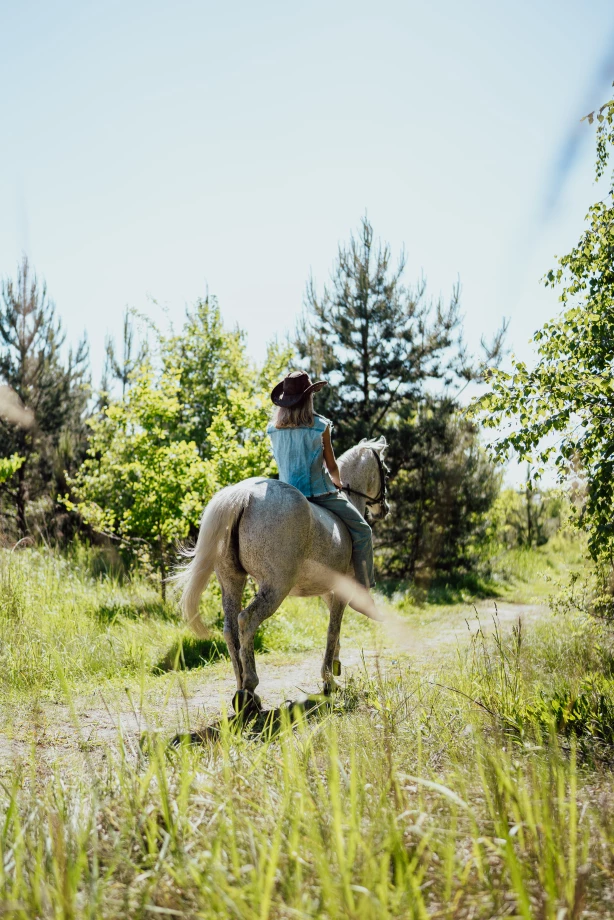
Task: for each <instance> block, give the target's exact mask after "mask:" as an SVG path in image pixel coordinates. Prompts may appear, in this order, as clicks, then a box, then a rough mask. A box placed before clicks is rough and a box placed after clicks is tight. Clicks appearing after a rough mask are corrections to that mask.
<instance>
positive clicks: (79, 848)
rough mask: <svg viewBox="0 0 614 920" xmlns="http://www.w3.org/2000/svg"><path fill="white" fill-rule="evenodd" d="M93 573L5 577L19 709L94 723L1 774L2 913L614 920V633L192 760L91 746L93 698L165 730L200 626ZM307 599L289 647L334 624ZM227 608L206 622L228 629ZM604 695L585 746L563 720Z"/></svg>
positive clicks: (127, 747)
mask: <svg viewBox="0 0 614 920" xmlns="http://www.w3.org/2000/svg"><path fill="white" fill-rule="evenodd" d="M86 563H87V560H85V561H84V560H83V559H81V560H80V561H79V560H78V559H77V560H74V559H73V560H72V562H70V563H69V562H67V561H66V560H64V559H62V558H61V557H54V556H50V555H45V556H43V555H40V554H37V553H28V554H22V555H19V554H12V555H8V554H7V555H5V556H3V557H2V558H1V560H0V579H1V580H0V585H1V588H2V590H1V594H0V598H1V599H0V640H1V642H2V648H1V649H0V655H1V656H2V657H1V659H0V660H1V662H2V663H3V667H4V673H0V689H2V691H3V697H4V702H5V706H6V703H7V700H17V699H19V698H20V697H23V696H27V695H28V694H32V693H35V692H36V693H38V694H39V695H41V701H40V706H41V707H42V709H41V710H40V711H41V712H42V717H43V718H44V715H45V712H46V710H45V706H46V705H47V703H46V702H45V699H44V696H45V694H52V695H53V697H54V698H55V699H56V700H63V701H64V702H65V703H66V704H67V708H68V709H69V710H70V711H72V713H73V715H72V720H73V724H72V727H71V729H70V732H69V733H68V734H69V738H68V741H66V740H65V746H64V748H57V749H55V748H53V747H51V748H50V747H48V746H47V745H46V744H45V743H44V741H42V740H39V743H38V744H35V745H33V746H32V749H31V751H29V752H26V753H25V754H23V755H22V756H21V758H20V759H15V758H14V759H13V760H12V761H11V760H10V759H7V758H8V755H7V756H5V759H4V760H3V762H2V764H0V776H1V777H2V781H1V782H0V910H1V911H2V913H3V915H5V916H6V917H8V918H19V920H25V918H32V917H44V918H47V917H49V918H74V920H77V918H92V920H93V918H96V920H98V918H118V917H122V918H126V917H129V918H130V920H133V918H151V917H155V916H161V917H164V916H167V917H182V916H183V917H194V918H196V917H201V918H210V917H236V918H245V920H256V918H258V920H265V918H296V917H302V918H310V917H318V918H338V917H343V918H345V917H350V918H364V920H370V918H374V920H375V918H377V920H379V918H408V917H409V918H420V920H424V918H459V920H460V918H494V917H522V918H526V920H529V918H531V920H533V918H535V920H563V918H566V920H569V918H572V920H574V918H575V920H579V918H580V917H590V916H592V917H607V916H610V915H614V894H613V889H612V885H611V879H612V877H614V796H613V795H612V781H611V774H610V764H609V762H608V758H609V750H610V748H609V747H608V745H607V744H605V743H604V740H603V738H602V737H597V736H596V735H595V733H594V726H595V725H599V724H602V725H605V723H606V721H607V718H608V715H607V714H608V713H609V712H610V711H611V712H614V683H613V682H612V681H611V676H612V673H613V671H614V667H613V662H614V643H613V641H612V637H611V635H610V632H609V630H608V628H607V627H606V626H604V625H599V624H595V623H594V622H591V621H590V620H587V619H584V618H578V617H576V618H573V617H570V616H567V617H563V616H561V617H558V618H556V620H554V621H545V622H544V623H543V624H541V625H540V626H538V627H537V628H535V629H534V630H533V631H532V632H531V633H528V634H525V632H524V631H523V630H522V629H518V630H517V631H516V632H515V633H514V634H512V635H510V636H508V635H504V634H502V633H501V631H497V630H496V631H495V633H494V635H493V636H489V635H487V634H486V633H485V632H484V633H479V634H478V636H477V637H476V638H475V640H474V641H473V643H472V644H471V645H470V646H469V647H468V648H467V649H466V651H465V652H460V653H458V655H457V656H456V657H449V656H448V657H446V658H444V659H442V660H441V661H440V663H439V665H433V664H432V663H431V664H430V665H429V670H428V672H427V671H425V670H424V669H421V668H419V667H410V666H409V664H408V663H399V664H397V665H395V666H390V665H389V666H388V668H387V669H385V668H384V667H383V666H382V667H377V668H376V669H375V671H373V672H367V671H366V670H365V672H364V673H363V674H362V676H361V677H359V678H356V679H354V680H351V681H349V682H348V683H347V685H346V687H345V689H344V690H343V692H342V693H340V694H339V695H338V697H337V698H336V700H335V702H334V704H333V706H332V708H330V709H329V710H327V711H326V712H324V714H322V715H321V716H320V718H314V719H307V718H303V717H301V716H300V714H298V713H297V719H298V722H297V723H295V724H294V725H292V726H291V725H290V724H289V719H288V720H287V723H284V724H282V729H281V731H280V732H279V733H277V734H276V735H274V736H263V737H259V738H255V739H254V738H253V737H249V736H247V735H244V734H241V733H240V732H237V730H236V728H235V727H233V725H231V724H229V722H228V721H227V720H225V719H222V722H221V728H220V734H219V738H218V740H217V741H216V742H215V743H213V742H211V743H207V744H203V745H200V746H189V745H187V744H184V745H181V746H180V747H179V748H178V749H176V750H175V749H171V748H169V746H168V740H169V737H170V732H169V734H168V735H167V734H164V733H160V732H155V731H146V732H145V735H144V737H143V738H140V737H138V736H137V735H136V734H134V733H132V734H131V733H126V732H122V731H119V730H118V732H117V735H116V737H115V738H114V739H113V740H112V741H110V742H109V743H107V744H104V745H99V746H97V747H96V748H94V749H92V746H91V745H90V744H89V743H88V739H87V737H86V736H85V733H84V732H83V729H82V726H81V724H80V722H79V718H78V716H77V715H76V713H77V712H78V706H77V705H76V703H77V698H78V694H79V693H80V692H81V690H82V688H83V687H84V686H90V687H98V688H104V687H105V686H106V684H107V682H108V680H109V679H110V678H111V677H113V679H114V680H119V679H121V680H124V681H126V685H127V686H128V687H129V688H130V687H132V688H133V689H135V695H134V701H135V707H136V708H137V709H140V712H139V718H140V721H141V723H142V725H144V726H147V725H152V726H155V725H157V724H159V723H160V722H161V721H162V722H163V721H164V711H163V701H161V700H160V698H159V696H158V695H156V694H155V693H151V692H150V689H151V688H152V687H154V686H155V685H156V682H158V681H159V682H164V681H165V680H167V676H166V675H163V674H162V675H160V676H156V674H157V673H158V672H156V669H155V664H156V662H157V661H159V660H160V655H161V653H162V652H163V651H164V650H165V649H166V650H168V648H170V647H174V645H173V643H176V641H177V639H178V637H179V636H180V635H181V634H182V633H181V630H182V627H180V626H179V625H178V624H177V623H175V622H174V620H173V619H172V611H171V610H170V609H169V608H161V607H159V606H158V607H156V604H157V601H156V598H155V595H154V594H153V592H152V591H151V590H150V589H149V588H148V586H147V585H146V583H144V582H140V581H138V580H135V581H132V582H130V581H128V582H122V579H121V578H120V577H119V576H118V575H117V574H116V573H112V572H107V573H103V576H102V577H101V576H100V574H98V575H96V577H94V575H93V574H92V573H91V571H90V570H89V567H88V565H87V564H86ZM291 603H292V604H294V603H296V604H297V607H296V609H294V608H293V607H292V608H291V607H288V608H287V610H286V612H282V618H281V619H282V625H281V626H280V628H279V632H278V634H277V636H278V640H279V642H280V647H283V643H284V642H286V641H287V633H286V632H284V630H285V629H286V627H285V626H284V625H283V620H284V618H287V622H288V624H290V623H292V624H293V626H294V629H295V630H296V629H297V628H299V629H300V628H301V624H302V623H303V622H305V623H309V624H311V623H312V622H313V618H314V616H319V615H320V614H319V612H318V608H317V606H316V605H314V606H313V607H301V606H300V604H299V602H294V601H292V602H291ZM207 605H209V606H207ZM216 605H217V599H216V598H215V597H210V598H209V599H208V600H206V602H205V607H204V611H203V612H204V614H205V615H206V616H207V617H208V619H209V621H210V622H211V625H212V627H215V620H216V617H217V606H216ZM294 614H295V615H296V616H295V618H294V619H293V618H292V616H293V615H294ZM408 615H409V616H411V610H408ZM321 619H322V627H323V628H325V616H324V614H323V612H322V616H321ZM358 622H360V621H358ZM297 623H298V624H299V626H298V627H297V625H296V624H297ZM287 628H288V631H289V630H290V626H289V625H288V627H287ZM309 628H310V629H313V630H315V632H317V629H316V627H312V626H311V625H310V626H309ZM359 628H363V627H362V626H361V627H359ZM315 632H314V633H313V635H312V639H313V641H315V639H316V638H317V639H318V641H319V636H316V635H315ZM306 633H307V638H305V637H304V636H302V637H301V636H299V637H298V638H297V639H296V648H300V647H301V643H303V647H307V646H308V645H309V643H310V642H311V641H312V640H311V639H310V638H309V633H308V630H306ZM274 637H275V634H274V633H271V634H270V636H269V638H270V639H271V645H272V646H273V647H274V645H275V642H274V641H273V639H274ZM200 673H201V675H203V676H202V677H201V679H205V676H204V674H203V672H200ZM118 674H119V677H118ZM146 676H147V679H146ZM587 676H590V677H591V679H593V680H594V681H596V680H597V679H599V680H600V681H601V682H602V683H601V684H600V685H599V686H600V688H601V689H600V693H601V697H600V698H599V699H600V700H601V702H599V700H598V699H597V697H595V698H593V697H590V698H588V697H587V698H586V701H585V702H586V706H587V707H588V709H586V708H585V709H584V710H583V712H584V713H585V715H586V718H585V719H584V720H583V721H582V720H577V721H576V723H575V727H574V728H573V729H569V730H568V727H564V728H565V730H562V726H561V725H560V724H559V723H558V722H557V719H556V718H555V715H554V709H553V708H552V706H551V705H550V704H551V702H552V701H553V700H560V699H561V698H562V696H563V695H564V693H567V694H568V695H569V697H570V698H572V697H573V698H576V697H577V696H578V694H579V693H581V692H582V687H583V686H584V684H585V682H586V680H587ZM175 679H176V678H175ZM137 690H138V691H139V692H138V693H137V692H136V691H137ZM608 694H609V696H608ZM131 698H132V697H131ZM604 698H607V699H608V700H611V701H612V706H611V707H610V708H609V709H608V706H605V707H603V706H601V703H602V702H603V699H604ZM540 701H541V703H542V704H543V707H542V708H541V709H540ZM549 707H550V708H549ZM591 707H592V708H591ZM186 718H187V715H186ZM282 722H283V718H282ZM66 746H68V748H69V749H70V750H69V752H68V753H70V755H71V756H70V757H69V756H67V752H66V751H67V748H66ZM75 752H76V754H77V757H76V758H75V757H74V756H73V755H74V754H75Z"/></svg>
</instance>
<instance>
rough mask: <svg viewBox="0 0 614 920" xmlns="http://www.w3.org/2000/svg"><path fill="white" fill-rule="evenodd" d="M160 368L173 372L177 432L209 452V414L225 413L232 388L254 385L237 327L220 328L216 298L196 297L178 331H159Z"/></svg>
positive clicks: (245, 388) (203, 452) (204, 452)
mask: <svg viewBox="0 0 614 920" xmlns="http://www.w3.org/2000/svg"><path fill="white" fill-rule="evenodd" d="M159 349H160V354H161V357H162V361H163V364H164V366H165V367H167V368H168V369H169V370H170V369H172V372H173V373H176V374H177V375H178V379H179V383H180V391H181V408H180V411H179V415H178V417H177V432H178V435H180V436H181V437H184V438H186V439H187V440H189V441H194V442H195V443H196V445H197V447H198V450H199V453H200V454H201V456H202V457H207V456H208V455H209V453H210V445H209V442H208V438H207V431H208V430H209V427H210V426H211V424H212V422H213V419H214V417H215V416H216V414H217V413H219V412H221V411H226V412H229V411H230V409H231V404H232V402H233V398H232V396H231V394H232V393H236V392H238V391H240V392H249V391H251V390H253V387H254V382H255V376H256V375H255V372H254V369H253V368H252V366H251V364H250V362H249V359H248V357H247V354H246V350H245V338H244V334H243V332H241V331H240V330H239V329H235V330H233V331H229V330H227V329H226V328H225V327H224V323H223V321H222V315H221V312H220V308H219V305H218V303H217V301H216V300H215V298H209V297H207V298H206V299H205V300H199V301H197V303H196V305H195V307H194V308H193V309H192V310H189V311H188V313H187V316H186V320H185V322H184V324H183V327H182V328H181V331H180V332H178V333H174V334H172V335H168V336H165V335H162V336H160V343H159Z"/></svg>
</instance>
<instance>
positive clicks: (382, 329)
mask: <svg viewBox="0 0 614 920" xmlns="http://www.w3.org/2000/svg"><path fill="white" fill-rule="evenodd" d="M404 270H405V256H404V255H403V254H401V257H400V258H399V261H398V264H397V266H396V267H393V266H392V261H391V254H390V247H389V246H388V245H382V244H381V243H375V242H374V236H373V228H372V226H371V224H370V223H369V221H368V219H367V218H366V217H364V218H363V219H362V221H361V225H360V229H359V233H358V236H354V235H353V234H352V235H351V237H350V243H349V246H347V247H344V246H340V247H339V253H338V257H337V263H336V265H335V268H334V269H333V273H332V276H331V284H330V285H329V286H325V287H324V290H323V292H322V294H321V295H319V294H318V293H317V291H316V286H315V283H314V281H313V279H311V280H310V281H309V283H308V286H307V293H306V304H305V306H306V311H305V315H304V318H303V320H302V322H301V324H300V327H299V330H298V335H297V340H296V346H297V350H298V352H299V355H300V357H301V358H302V359H303V361H304V362H305V363H306V364H307V365H308V367H309V370H310V372H311V373H312V374H315V375H316V376H318V377H319V376H324V377H325V378H326V379H328V380H329V382H330V384H331V386H330V387H329V388H327V390H325V391H324V397H325V399H324V400H322V401H321V403H320V404H321V405H322V406H323V411H324V412H326V411H329V412H331V413H332V414H333V415H334V418H335V422H336V425H337V426H338V431H337V432H336V436H337V441H338V442H339V443H340V445H341V446H342V447H343V448H346V447H349V446H350V445H351V444H355V443H356V442H357V441H359V440H360V439H361V438H363V437H367V438H370V437H374V436H375V435H376V434H381V433H384V432H386V430H387V428H388V427H389V420H390V418H391V417H392V416H393V415H394V413H395V412H398V410H399V409H400V407H401V406H403V405H404V404H407V403H408V402H409V403H411V404H414V405H415V404H417V402H418V401H419V399H420V396H421V394H422V392H423V388H424V384H425V382H426V381H427V380H433V379H436V378H444V379H445V380H449V378H450V376H451V372H453V373H456V372H458V373H460V374H462V373H463V372H464V368H463V366H462V359H463V356H464V352H463V350H462V344H461V342H460V337H459V333H460V314H459V290H458V287H455V288H454V290H453V291H452V295H451V297H450V301H449V303H448V305H447V306H444V304H443V303H442V302H441V300H439V301H437V302H432V301H429V300H428V298H427V296H426V285H425V283H424V282H420V283H419V284H418V285H417V286H416V287H415V288H414V289H410V288H407V287H406V286H405V285H404V284H403V274H404ZM454 345H456V346H457V348H456V352H455V354H454V355H451V354H449V353H450V351H451V349H452V348H453V346H454Z"/></svg>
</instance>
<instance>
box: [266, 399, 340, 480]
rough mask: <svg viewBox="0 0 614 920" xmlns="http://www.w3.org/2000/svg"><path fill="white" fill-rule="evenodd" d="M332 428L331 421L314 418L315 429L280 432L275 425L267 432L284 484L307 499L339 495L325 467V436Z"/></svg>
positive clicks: (271, 425) (316, 416)
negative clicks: (333, 494)
mask: <svg viewBox="0 0 614 920" xmlns="http://www.w3.org/2000/svg"><path fill="white" fill-rule="evenodd" d="M329 426H330V428H331V430H332V427H333V426H332V424H331V422H329V420H328V419H327V418H324V416H323V415H315V414H314V417H313V425H312V427H311V428H276V427H275V425H273V423H272V422H271V424H270V425H269V426H268V428H267V434H268V435H269V437H270V439H271V444H272V445H273V454H274V455H275V460H276V461H277V468H278V469H279V478H280V480H281V481H282V482H287V483H289V484H290V485H291V486H294V488H295V489H298V490H299V492H302V493H303V495H305V496H307V498H312V497H313V496H314V495H325V494H326V493H327V492H336V491H337V488H336V486H335V484H334V482H333V481H332V479H331V478H330V473H329V472H328V470H327V469H326V467H325V465H324V448H323V444H322V436H323V434H324V432H325V431H326V429H327V428H328V427H329Z"/></svg>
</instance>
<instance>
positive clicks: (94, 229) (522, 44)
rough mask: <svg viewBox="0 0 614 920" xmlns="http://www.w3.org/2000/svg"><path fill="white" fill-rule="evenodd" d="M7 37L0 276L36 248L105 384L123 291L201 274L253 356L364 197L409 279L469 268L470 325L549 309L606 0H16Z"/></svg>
mask: <svg viewBox="0 0 614 920" xmlns="http://www.w3.org/2000/svg"><path fill="white" fill-rule="evenodd" d="M0 35H2V54H1V56H0V112H1V116H2V120H1V124H2V126H3V139H2V144H0V273H1V274H4V275H6V274H8V273H13V272H14V269H15V266H16V263H17V261H18V259H19V257H20V254H21V252H22V251H26V252H27V253H28V254H29V255H30V257H31V259H32V261H33V263H34V265H35V267H36V268H37V270H38V271H39V272H40V273H41V274H42V275H44V276H45V277H46V279H47V282H48V286H49V290H50V293H51V294H52V296H53V298H54V299H55V301H56V303H57V306H58V309H59V311H60V313H61V315H62V317H63V319H64V321H65V325H66V326H67V328H68V331H69V336H70V338H71V339H72V340H76V338H77V337H78V336H79V334H80V333H81V332H82V330H83V329H86V330H87V333H88V336H89V339H90V345H91V351H92V358H93V364H94V369H95V376H96V379H98V377H99V372H100V367H101V362H102V353H103V343H104V337H105V334H106V333H107V332H109V331H110V332H114V333H117V332H118V331H119V328H120V324H121V317H122V312H123V309H124V306H125V305H130V306H134V307H136V308H138V309H140V310H143V311H145V312H148V313H149V314H150V315H151V316H152V317H153V318H154V319H160V318H161V317H162V309H163V307H166V308H167V310H168V314H169V316H170V317H171V318H175V319H177V320H179V318H180V316H181V313H182V311H183V309H184V306H185V304H186V303H190V302H192V301H194V300H195V298H196V297H198V296H199V295H202V294H204V292H205V290H206V287H207V286H208V288H209V290H210V292H211V293H213V294H216V295H217V296H218V298H219V301H220V304H221V307H222V310H223V313H224V316H225V317H226V319H227V321H228V322H229V323H231V324H234V323H235V322H238V323H240V324H241V326H243V327H244V328H245V329H246V330H247V331H248V333H249V348H250V351H251V353H252V354H253V355H254V356H255V357H256V358H260V357H262V355H263V353H264V349H265V345H266V342H267V340H269V339H270V338H272V337H273V336H274V335H276V334H278V335H283V334H285V333H286V332H288V331H292V329H293V328H294V323H295V320H296V317H297V315H298V314H299V312H300V309H301V303H302V298H303V292H304V287H305V282H306V280H307V278H308V276H309V273H310V272H311V271H313V273H314V275H315V277H316V280H317V281H318V282H320V283H321V282H323V281H324V280H325V279H326V277H327V274H328V272H329V269H330V267H331V264H332V262H333V260H334V257H335V253H336V248H337V243H338V241H340V240H345V239H347V237H348V235H349V231H350V230H351V229H352V228H354V227H356V225H357V224H358V222H359V219H360V217H361V215H362V214H363V213H364V212H365V210H367V212H368V214H369V217H370V218H371V220H372V222H373V224H374V227H375V230H376V232H377V233H378V234H379V235H381V236H382V237H383V238H384V239H386V240H389V241H390V243H391V244H392V246H393V249H394V250H395V251H396V250H398V249H399V248H400V247H401V245H402V244H405V247H406V250H407V255H408V280H410V281H411V280H413V279H415V278H417V277H418V276H419V275H420V274H421V273H424V275H425V276H426V277H427V280H428V284H429V288H430V290H431V292H432V293H433V294H438V293H439V292H442V293H443V294H444V295H447V293H448V292H449V291H450V289H451V286H452V284H453V282H454V281H455V279H456V278H457V277H460V280H461V283H462V291H463V294H462V303H463V309H464V312H465V314H466V326H467V334H468V337H469V339H470V341H471V342H472V343H474V344H475V343H477V341H478V340H479V337H480V334H481V333H483V332H486V333H490V332H492V330H494V328H495V327H496V326H497V325H498V324H499V322H500V320H501V317H502V316H504V315H508V316H509V315H511V317H512V323H511V327H510V343H511V344H512V345H514V347H515V348H516V350H517V352H519V353H521V354H526V353H527V346H526V342H527V340H528V338H529V336H530V335H531V333H532V331H533V330H534V329H535V328H536V327H537V326H538V325H540V324H541V323H542V322H543V321H544V320H545V319H546V318H548V317H549V316H550V315H552V313H553V312H554V311H555V310H556V309H557V301H556V295H553V294H551V293H548V292H546V291H544V290H543V289H542V288H540V286H539V278H540V276H541V275H542V274H543V273H544V272H545V271H546V270H547V269H548V268H549V267H550V266H551V265H552V264H553V255H554V253H556V252H558V253H562V252H564V251H566V249H567V248H568V247H569V246H570V245H571V244H572V243H573V242H574V240H575V239H577V237H578V234H579V232H580V229H581V226H582V218H583V215H584V213H585V211H586V209H587V207H588V205H589V204H590V203H591V201H592V199H593V198H594V197H595V189H594V187H592V159H593V129H591V128H589V127H588V126H586V124H584V125H583V126H581V127H580V126H579V124H578V123H579V119H580V117H581V116H582V115H584V114H585V113H586V112H587V111H588V110H590V109H591V108H594V107H595V106H597V105H599V104H601V103H602V102H603V101H605V99H607V98H608V97H609V95H608V92H609V91H608V85H609V83H611V81H612V79H614V53H613V51H612V47H613V43H614V8H613V7H612V4H611V2H610V0H592V2H590V3H584V4H578V3H577V2H573V3H572V2H570V0H558V2H556V3H555V2H554V0H544V2H535V0H533V2H526V0H521V2H514V3H511V2H499V3H492V2H483V0H470V2H464V3H462V4H461V3H458V2H452V0H441V2H439V3H424V2H395V0H378V2H377V3H375V2H373V3H366V2H362V0H352V2H346V0H332V2H331V0H328V2H326V3H325V2H321V0H315V2H314V0H306V2H303V3H300V4H299V3H295V2H285V3H281V2H260V3H253V2H251V3H247V2H235V3H232V4H230V3H227V4H219V3H216V4H213V3H209V2H188V0H174V2H172V3H170V2H155V0H154V2H152V0H149V2H147V3H145V2H126V0H122V2H121V3H120V2H115V0H109V2H105V3H98V2H87V3H77V2H74V0H54V2H51V3H50V2H44V3H43V2H32V0H22V2H21V3H19V4H10V3H8V0H1V2H0ZM608 55H609V61H608ZM575 136H578V137H579V138H580V142H579V144H578V146H577V149H576V156H575V158H574V157H571V160H570V162H569V164H568V165H569V169H565V168H563V166H562V164H563V163H564V161H565V160H566V154H565V151H566V150H567V146H566V145H567V144H568V143H569V141H570V138H571V139H573V138H574V137H575ZM552 202H554V204H552ZM550 205H552V206H550ZM152 298H153V299H155V301H156V302H157V303H154V302H152Z"/></svg>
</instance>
